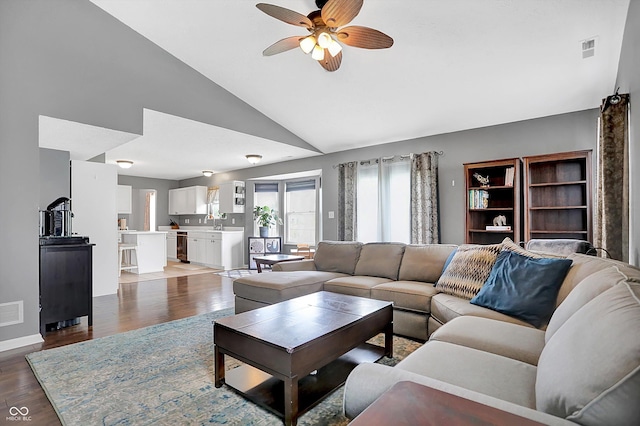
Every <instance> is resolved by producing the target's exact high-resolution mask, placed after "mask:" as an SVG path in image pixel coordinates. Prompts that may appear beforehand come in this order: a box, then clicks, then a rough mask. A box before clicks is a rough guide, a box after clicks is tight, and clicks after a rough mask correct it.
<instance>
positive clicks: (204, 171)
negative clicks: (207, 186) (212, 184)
mask: <svg viewBox="0 0 640 426" xmlns="http://www.w3.org/2000/svg"><path fill="white" fill-rule="evenodd" d="M202 174H203V175H205V176H206V177H211V176H213V172H212V171H211V170H203V171H202Z"/></svg>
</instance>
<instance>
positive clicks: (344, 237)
mask: <svg viewBox="0 0 640 426" xmlns="http://www.w3.org/2000/svg"><path fill="white" fill-rule="evenodd" d="M357 179H358V163H357V162H356V161H351V162H349V163H342V164H339V165H338V240H339V241H355V239H356V235H357V224H356V217H357V215H356V206H357V202H356V200H357V198H356V197H357V195H358V194H357V182H358V180H357Z"/></svg>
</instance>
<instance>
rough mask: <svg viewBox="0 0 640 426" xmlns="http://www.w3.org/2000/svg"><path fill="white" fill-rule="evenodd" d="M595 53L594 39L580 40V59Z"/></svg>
mask: <svg viewBox="0 0 640 426" xmlns="http://www.w3.org/2000/svg"><path fill="white" fill-rule="evenodd" d="M595 54H596V39H595V37H594V38H590V39H587V40H582V59H586V58H590V57H592V56H593V55H595Z"/></svg>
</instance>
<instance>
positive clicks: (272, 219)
mask: <svg viewBox="0 0 640 426" xmlns="http://www.w3.org/2000/svg"><path fill="white" fill-rule="evenodd" d="M253 218H254V219H255V221H256V222H258V226H259V227H260V236H261V237H262V238H267V237H268V236H269V227H270V226H271V225H275V224H278V225H282V219H280V217H279V216H278V212H277V211H275V210H272V209H271V208H269V207H268V206H262V207H260V206H256V207H255V208H254V209H253Z"/></svg>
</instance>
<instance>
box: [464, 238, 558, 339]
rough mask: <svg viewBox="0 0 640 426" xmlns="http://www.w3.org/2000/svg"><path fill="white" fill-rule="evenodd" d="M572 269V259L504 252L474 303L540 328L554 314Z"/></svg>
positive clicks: (472, 301)
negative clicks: (564, 283)
mask: <svg viewBox="0 0 640 426" xmlns="http://www.w3.org/2000/svg"><path fill="white" fill-rule="evenodd" d="M570 266H571V260H569V259H548V258H533V257H530V256H526V255H521V254H519V253H516V252H514V251H510V250H503V251H502V252H501V253H500V255H499V256H498V259H497V260H496V263H495V265H494V266H493V269H492V270H491V274H490V275H489V278H488V279H487V281H486V282H485V283H484V286H482V288H481V289H480V291H479V292H478V294H477V295H476V296H475V297H474V298H473V299H471V303H473V304H474V305H478V306H484V307H485V308H489V309H494V310H496V311H498V312H502V313H503V314H507V315H511V316H514V317H516V318H520V319H522V320H524V321H527V322H528V323H530V324H533V325H534V326H536V327H540V326H542V325H543V324H545V323H546V322H547V321H548V320H549V318H550V317H551V314H552V313H553V310H554V308H555V302H556V298H557V295H558V289H559V288H560V285H561V284H562V281H563V280H564V277H565V275H567V271H568V270H569V267H570Z"/></svg>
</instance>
